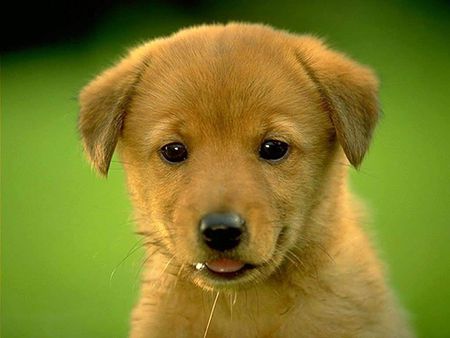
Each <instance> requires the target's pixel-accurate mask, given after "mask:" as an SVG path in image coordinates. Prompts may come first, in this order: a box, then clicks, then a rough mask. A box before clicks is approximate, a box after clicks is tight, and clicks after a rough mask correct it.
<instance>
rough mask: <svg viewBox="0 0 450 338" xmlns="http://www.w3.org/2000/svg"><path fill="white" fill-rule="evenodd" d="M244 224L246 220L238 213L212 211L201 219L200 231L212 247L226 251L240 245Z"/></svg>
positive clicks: (207, 243)
mask: <svg viewBox="0 0 450 338" xmlns="http://www.w3.org/2000/svg"><path fill="white" fill-rule="evenodd" d="M244 224H245V222H244V220H243V219H242V218H241V217H240V216H239V215H237V214H234V213H211V214H208V215H206V216H205V217H203V218H202V220H201V221H200V232H201V234H202V237H203V240H204V242H205V243H206V245H208V246H209V247H210V248H211V249H214V250H218V251H225V250H230V249H233V248H235V247H236V246H238V245H239V242H240V241H241V235H242V233H243V231H244Z"/></svg>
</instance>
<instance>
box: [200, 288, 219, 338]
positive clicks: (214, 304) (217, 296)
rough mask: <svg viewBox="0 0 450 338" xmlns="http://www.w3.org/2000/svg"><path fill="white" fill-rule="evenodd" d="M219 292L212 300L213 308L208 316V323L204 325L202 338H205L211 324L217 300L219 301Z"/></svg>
mask: <svg viewBox="0 0 450 338" xmlns="http://www.w3.org/2000/svg"><path fill="white" fill-rule="evenodd" d="M219 295H220V291H217V295H216V298H215V299H214V303H213V306H212V308H211V313H210V314H209V318H208V323H207V324H206V329H205V333H204V334H203V338H206V336H207V334H208V330H209V325H210V324H211V320H212V317H213V314H214V310H215V309H216V304H217V300H218V299H219Z"/></svg>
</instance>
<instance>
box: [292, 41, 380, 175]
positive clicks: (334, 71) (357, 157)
mask: <svg viewBox="0 0 450 338" xmlns="http://www.w3.org/2000/svg"><path fill="white" fill-rule="evenodd" d="M296 56H297V60H298V61H299V62H300V63H301V65H302V66H303V68H304V70H305V71H306V73H307V74H308V76H309V77H310V78H311V80H312V81H313V82H314V84H315V85H316V87H317V90H318V91H319V93H320V95H321V97H322V105H323V108H324V109H325V110H326V111H327V112H328V113H329V115H330V118H331V121H332V122H333V125H334V128H335V130H336V136H337V140H338V142H339V143H340V145H341V147H342V148H343V150H344V152H345V155H346V156H347V158H348V160H349V161H350V163H351V164H352V165H353V166H354V167H356V168H357V167H358V166H359V165H360V164H361V161H362V159H363V157H364V154H365V153H366V151H367V149H368V148H369V144H370V139H371V137H372V132H373V130H374V128H375V125H376V122H377V120H378V111H379V107H378V81H377V79H376V77H375V75H374V74H373V72H372V71H371V70H370V69H368V68H366V67H364V66H362V65H360V64H358V63H356V62H355V61H353V60H350V59H349V58H347V57H345V56H344V55H343V54H340V53H337V52H334V51H331V50H330V49H328V48H327V47H326V46H325V45H324V44H323V43H322V42H321V41H320V40H318V39H316V38H313V37H309V36H306V37H301V38H299V39H298V40H297V52H296Z"/></svg>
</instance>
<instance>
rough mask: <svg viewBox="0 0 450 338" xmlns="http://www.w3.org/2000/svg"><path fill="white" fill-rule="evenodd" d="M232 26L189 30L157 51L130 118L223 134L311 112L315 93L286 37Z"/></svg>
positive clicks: (151, 55) (138, 89)
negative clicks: (214, 130) (211, 129)
mask: <svg viewBox="0 0 450 338" xmlns="http://www.w3.org/2000/svg"><path fill="white" fill-rule="evenodd" d="M226 27H228V26H225V27H221V28H220V27H217V29H215V30H214V29H213V30H205V31H203V30H201V29H200V30H198V29H197V30H193V31H187V32H182V33H181V34H178V35H175V36H174V37H171V38H168V39H166V40H163V41H159V42H158V43H157V45H156V46H155V47H154V48H151V50H150V52H149V55H148V60H147V67H146V68H145V70H144V73H143V74H142V77H141V79H140V82H139V83H138V85H137V87H136V95H135V97H134V98H133V100H132V109H131V114H130V115H132V116H131V118H133V115H135V116H134V117H136V118H137V119H138V120H141V121H142V120H147V121H149V122H150V121H152V122H154V123H161V122H164V123H166V122H167V123H172V124H178V125H184V126H188V125H189V124H194V125H197V126H199V125H201V124H203V126H204V127H207V128H205V129H210V128H215V129H219V130H221V131H223V130H239V129H241V128H242V126H249V125H253V126H254V125H255V123H254V122H255V121H260V124H272V125H282V124H283V123H282V122H281V121H287V120H289V119H292V118H294V117H295V116H296V115H298V113H299V112H302V111H305V110H308V109H309V108H310V106H311V105H312V103H313V102H311V100H312V98H314V89H313V87H312V86H311V83H310V81H309V79H308V78H307V76H305V74H303V73H302V70H301V67H300V65H298V64H297V63H296V61H295V56H294V52H293V48H292V46H291V45H290V42H289V41H288V39H287V38H285V37H284V35H283V34H281V33H279V32H275V31H272V30H269V29H263V30H262V31H258V32H255V31H253V29H252V28H250V29H246V30H242V29H241V30H238V29H234V28H233V26H231V27H228V28H226ZM255 29H257V30H261V28H255ZM137 114H138V115H139V116H136V115H137ZM194 116H195V118H194ZM285 125H286V124H285ZM194 127H195V126H194Z"/></svg>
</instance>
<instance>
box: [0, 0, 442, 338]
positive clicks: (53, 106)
mask: <svg viewBox="0 0 450 338" xmlns="http://www.w3.org/2000/svg"><path fill="white" fill-rule="evenodd" d="M445 6H446V5H444V4H442V3H441V4H439V3H433V2H428V3H426V2H423V3H421V2H402V1H389V2H388V1H373V0H370V1H364V2H361V1H341V2H336V1H321V2H308V3H304V4H301V3H300V2H294V1H288V0H283V1H278V2H274V1H266V2H262V1H261V2H256V1H243V2H237V1H229V2H213V1H207V2H205V3H204V5H203V6H201V7H199V8H198V9H197V10H195V11H186V10H182V9H181V8H177V7H176V6H169V5H161V4H160V5H156V4H154V3H153V4H152V5H148V6H144V5H142V4H141V5H139V6H137V5H136V6H133V5H128V6H121V7H118V8H116V10H114V11H111V12H110V13H109V15H107V16H106V17H104V18H103V19H101V20H99V22H98V24H97V26H96V29H95V30H94V31H92V32H91V34H90V35H89V36H87V37H86V38H85V39H83V40H79V41H77V42H71V43H58V44H53V45H49V46H43V47H40V48H35V49H31V50H22V51H16V52H11V53H8V54H5V55H2V74H1V81H2V83H1V84H2V102H1V110H2V126H1V183H2V184H1V210H2V214H1V225H2V228H1V231H2V232H1V239H2V243H1V267H2V274H1V277H2V286H1V296H2V297H1V336H2V337H4V338H15V337H17V338H19V337H20V338H22V337H30V338H32V337H33V338H35V337H40V338H45V337H49V338H50V337H52V338H53V337H65V338H70V337H124V336H126V334H127V331H128V319H129V313H130V310H131V308H132V306H133V304H134V301H135V299H136V295H137V292H138V274H139V270H140V262H141V257H142V254H141V253H140V252H138V253H135V254H132V255H131V256H130V257H129V258H127V259H126V260H125V262H124V263H123V264H121V265H120V266H119V267H117V265H118V264H119V263H120V262H121V261H122V259H123V258H124V257H126V255H127V253H128V251H129V250H130V249H131V248H133V246H134V245H135V244H136V243H137V241H138V238H137V237H135V235H133V222H132V219H131V216H130V214H131V208H130V205H129V202H128V200H127V197H126V189H125V185H124V180H123V172H122V169H121V167H120V165H119V164H118V163H117V162H113V164H112V169H111V173H110V177H109V178H108V179H107V180H102V179H99V178H98V177H97V176H96V175H95V174H93V173H92V171H91V170H90V169H89V166H88V164H87V163H86V161H85V160H84V157H83V154H82V151H81V147H80V145H79V139H78V136H77V133H76V119H77V108H78V107H77V102H76V97H77V93H78V91H79V89H80V88H81V87H82V86H83V85H84V84H86V83H87V82H88V81H89V79H91V78H92V76H93V75H95V74H96V73H98V72H99V71H100V70H102V69H104V68H105V67H107V66H109V65H110V64H111V63H112V62H113V61H115V60H116V59H117V58H118V57H119V56H120V55H121V54H123V53H124V51H125V50H126V48H127V47H131V46H134V45H136V44H137V43H139V42H141V41H144V40H147V39H150V38H153V37H157V36H160V35H166V34H169V33H171V32H173V31H175V30H177V29H179V28H181V27H183V26H186V25H192V24H198V23H203V22H226V21H229V20H236V21H254V22H264V23H269V24H272V25H274V26H277V27H279V28H285V29H288V30H290V31H295V32H310V33H314V34H317V35H319V36H323V37H325V38H327V40H328V41H329V42H330V44H331V45H332V46H333V47H335V48H338V49H340V50H343V51H345V52H347V53H348V54H350V55H351V56H353V57H354V58H356V59H358V60H360V61H361V62H363V63H366V64H369V65H371V66H372V67H373V68H374V69H375V70H376V71H377V73H378V74H379V76H380V79H381V83H382V86H381V102H382V106H383V111H384V117H383V119H382V121H381V123H380V125H379V128H378V131H377V133H376V135H375V140H374V143H373V146H372V148H371V150H370V152H369V154H368V156H367V158H366V161H365V163H364V165H363V167H362V169H361V171H359V172H352V185H353V186H354V188H355V190H356V191H357V192H358V194H359V195H360V196H362V197H363V198H364V199H365V200H366V201H367V204H368V205H369V209H370V210H371V211H372V219H373V222H372V223H373V224H372V226H371V227H372V228H373V232H374V233H375V234H376V235H375V239H376V242H377V244H378V247H379V249H380V253H381V256H382V257H383V258H384V259H385V260H386V262H387V265H388V266H389V271H390V277H391V284H392V285H393V287H394V288H395V289H396V290H397V293H398V295H399V298H400V299H401V301H402V302H403V303H404V304H405V306H406V307H407V308H408V309H409V311H410V313H411V317H412V319H413V323H414V326H415V327H416V329H417V332H418V333H419V336H420V337H427V338H429V337H439V338H441V337H442V338H444V337H450V323H449V321H448V318H449V315H450V308H449V306H448V304H449V303H450V291H449V290H450V288H449V285H450V273H449V272H450V271H449V258H450V246H449V245H448V242H449V240H450V228H449V221H450V211H449V205H450V152H449V143H450V142H449V141H450V134H449V133H448V132H449V127H450V112H449V107H450V95H449V94H450V93H449V87H448V80H449V79H450V64H449V55H450V53H449V52H450V48H449V41H448V37H449V36H450V34H449V33H450V24H449V22H450V21H449V18H450V14H449V7H448V6H447V7H445ZM115 267H117V270H116V272H115V274H114V277H113V278H112V279H111V280H110V275H111V272H112V271H113V270H114V269H115Z"/></svg>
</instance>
